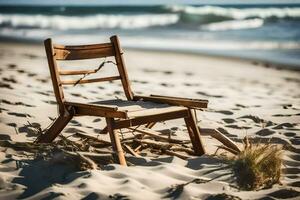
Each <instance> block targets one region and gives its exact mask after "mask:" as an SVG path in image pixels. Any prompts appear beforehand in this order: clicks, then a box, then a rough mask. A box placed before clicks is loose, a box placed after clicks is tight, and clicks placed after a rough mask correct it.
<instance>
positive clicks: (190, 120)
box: [184, 110, 205, 156]
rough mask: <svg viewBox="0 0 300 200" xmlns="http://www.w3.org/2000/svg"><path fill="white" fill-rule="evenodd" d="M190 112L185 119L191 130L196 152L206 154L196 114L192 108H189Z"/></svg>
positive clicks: (189, 130) (199, 154) (188, 128)
mask: <svg viewBox="0 0 300 200" xmlns="http://www.w3.org/2000/svg"><path fill="white" fill-rule="evenodd" d="M188 113H189V116H188V117H185V118H184V121H185V123H186V128H187V130H188V132H189V135H190V138H191V142H192V144H193V148H194V151H195V154H196V155H198V156H201V155H203V154H205V150H204V145H203V142H202V140H201V136H200V132H199V130H198V127H197V125H196V122H195V118H194V115H193V113H192V111H191V110H188Z"/></svg>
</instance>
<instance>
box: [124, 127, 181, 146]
mask: <svg viewBox="0 0 300 200" xmlns="http://www.w3.org/2000/svg"><path fill="white" fill-rule="evenodd" d="M128 129H129V130H132V131H135V132H139V133H142V134H145V135H150V136H152V137H155V138H157V139H160V140H164V141H167V142H173V143H180V144H182V143H186V141H184V140H178V139H172V138H166V137H163V136H160V135H159V134H161V133H160V132H158V131H154V130H151V129H148V128H128Z"/></svg>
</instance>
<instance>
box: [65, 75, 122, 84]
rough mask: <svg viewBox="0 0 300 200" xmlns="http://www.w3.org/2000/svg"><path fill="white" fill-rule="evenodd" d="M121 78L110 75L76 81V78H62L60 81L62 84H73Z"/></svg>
mask: <svg viewBox="0 0 300 200" xmlns="http://www.w3.org/2000/svg"><path fill="white" fill-rule="evenodd" d="M118 79H121V77H120V76H111V77H103V78H92V79H82V80H80V81H79V82H78V83H77V80H63V81H60V83H61V84H62V85H74V84H75V83H77V84H85V83H94V82H104V81H114V80H118Z"/></svg>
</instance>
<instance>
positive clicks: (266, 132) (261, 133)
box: [255, 128, 275, 136]
mask: <svg viewBox="0 0 300 200" xmlns="http://www.w3.org/2000/svg"><path fill="white" fill-rule="evenodd" d="M274 133H275V131H272V130H270V129H268V128H265V129H262V130H260V131H257V132H256V133H255V134H256V135H259V136H269V135H272V134H274Z"/></svg>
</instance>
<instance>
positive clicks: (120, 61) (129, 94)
mask: <svg viewBox="0 0 300 200" xmlns="http://www.w3.org/2000/svg"><path fill="white" fill-rule="evenodd" d="M110 41H111V43H112V44H113V46H114V49H115V58H116V62H117V67H118V71H119V73H120V76H121V81H122V85H123V89H124V92H125V95H126V98H127V100H132V99H133V92H132V90H131V87H130V82H129V78H128V74H127V70H126V66H125V62H124V59H123V52H122V50H121V46H120V42H119V39H118V36H116V35H114V36H112V37H110Z"/></svg>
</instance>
